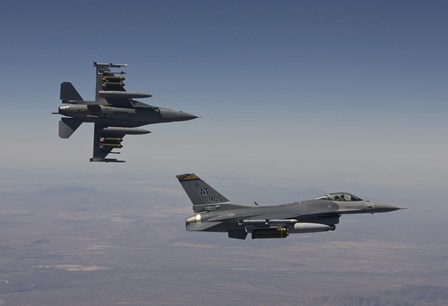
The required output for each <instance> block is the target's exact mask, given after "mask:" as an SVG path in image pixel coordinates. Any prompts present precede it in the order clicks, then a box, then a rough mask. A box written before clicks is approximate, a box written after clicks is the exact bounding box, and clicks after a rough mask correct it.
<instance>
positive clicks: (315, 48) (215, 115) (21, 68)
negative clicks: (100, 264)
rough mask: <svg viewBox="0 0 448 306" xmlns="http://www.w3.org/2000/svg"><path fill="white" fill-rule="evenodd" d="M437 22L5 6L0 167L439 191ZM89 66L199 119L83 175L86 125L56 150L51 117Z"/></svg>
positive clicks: (390, 9) (442, 184)
mask: <svg viewBox="0 0 448 306" xmlns="http://www.w3.org/2000/svg"><path fill="white" fill-rule="evenodd" d="M446 16H448V4H447V3H446V2H445V1H128V2H123V1H76V2H60V1H39V2H33V1H22V2H18V1H4V3H3V6H2V10H1V11H0V34H1V36H0V37H1V38H2V44H1V48H0V55H1V56H0V59H1V64H2V69H3V73H2V76H1V77H0V78H1V82H0V84H1V85H0V88H1V105H2V109H3V110H2V111H1V113H0V122H1V126H2V129H1V131H0V136H1V137H2V139H3V144H4V145H3V146H2V159H1V161H0V169H3V173H7V171H34V172H37V173H42V174H45V175H48V174H54V175H59V174H61V173H68V172H70V171H75V172H79V173H89V174H97V173H100V174H104V175H107V174H116V173H120V175H122V176H123V177H127V176H130V175H133V174H135V173H138V174H144V175H148V176H152V175H157V176H160V177H161V178H162V177H163V179H166V180H168V179H172V178H173V176H174V175H175V174H178V173H181V172H186V171H195V172H197V173H198V174H200V175H203V176H211V175H214V176H223V177H240V178H241V177H244V178H246V179H248V180H250V179H254V180H257V179H258V180H260V181H261V180H263V181H272V182H273V183H278V184H282V183H283V182H287V181H291V180H295V179H298V178H301V179H303V178H304V177H306V178H309V179H310V180H311V181H312V183H310V184H316V185H319V183H320V182H325V183H324V184H327V185H328V186H330V185H332V184H333V185H338V186H341V187H350V185H351V184H366V185H367V184H384V185H385V186H395V187H400V188H415V187H420V188H429V189H438V190H443V189H446V182H447V181H448V174H447V173H448V157H447V156H448V154H447V153H448V144H447V139H448V120H447V119H448V118H447V117H448V116H447V114H448V112H447V111H448V106H447V98H448V92H447V84H448V77H447V71H448V63H447V59H446V58H447V57H446V55H447V54H448V42H447V39H446V29H447V28H448V20H447V18H446ZM94 60H95V61H112V62H119V63H127V64H129V68H128V70H127V72H128V75H127V77H128V79H127V89H128V90H132V91H139V92H149V93H152V94H153V95H154V97H153V98H151V99H149V100H146V101H145V102H147V103H151V104H154V105H158V106H164V107H169V108H174V109H180V110H184V111H187V112H191V113H194V114H197V115H199V116H202V117H203V118H201V119H197V120H194V121H191V122H185V123H175V124H165V125H154V126H148V129H150V130H151V131H152V132H153V133H152V134H151V135H147V136H140V137H139V136H136V137H132V136H129V137H127V138H126V139H125V148H124V149H123V150H122V157H123V159H126V160H127V161H128V162H127V163H126V164H124V165H110V164H108V165H98V164H91V163H89V162H88V159H89V158H90V155H91V150H92V147H91V146H92V126H91V125H88V124H86V125H83V126H82V127H81V128H80V129H79V130H78V131H77V132H76V133H75V134H74V135H73V136H72V138H71V139H70V140H68V141H66V140H62V139H59V138H58V137H57V121H58V117H57V116H55V115H51V114H50V113H51V112H52V111H55V110H56V109H57V107H58V104H59V101H58V95H59V84H60V82H62V81H71V82H72V83H73V84H74V85H75V86H76V87H77V88H78V91H79V92H80V94H81V96H83V97H84V98H85V99H92V98H93V94H94V69H93V67H92V62H93V61H94ZM341 182H342V183H341ZM347 189H348V188H347Z"/></svg>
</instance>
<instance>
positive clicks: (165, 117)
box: [159, 108, 197, 122]
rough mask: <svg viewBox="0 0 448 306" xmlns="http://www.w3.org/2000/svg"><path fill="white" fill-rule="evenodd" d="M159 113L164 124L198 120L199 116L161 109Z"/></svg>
mask: <svg viewBox="0 0 448 306" xmlns="http://www.w3.org/2000/svg"><path fill="white" fill-rule="evenodd" d="M159 112H160V115H161V119H162V121H163V122H171V121H186V120H192V119H195V118H197V116H195V115H192V114H189V113H186V112H180V111H175V110H172V109H168V108H161V109H160V110H159Z"/></svg>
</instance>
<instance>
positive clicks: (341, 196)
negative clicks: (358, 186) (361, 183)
mask: <svg viewBox="0 0 448 306" xmlns="http://www.w3.org/2000/svg"><path fill="white" fill-rule="evenodd" d="M316 200H330V201H344V202H356V201H363V200H362V199H361V198H358V197H357V196H355V195H353V194H351V193H348V192H335V193H330V194H327V195H324V196H321V197H318V198H316Z"/></svg>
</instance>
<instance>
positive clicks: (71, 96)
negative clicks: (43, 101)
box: [59, 82, 84, 103]
mask: <svg viewBox="0 0 448 306" xmlns="http://www.w3.org/2000/svg"><path fill="white" fill-rule="evenodd" d="M59 98H60V99H61V100H62V103H77V102H81V101H84V100H83V99H82V97H81V96H80V95H79V93H78V91H77V90H76V89H75V87H74V86H73V85H72V83H70V82H63V83H61V92H60V95H59Z"/></svg>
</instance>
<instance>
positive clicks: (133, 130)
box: [102, 126, 151, 135]
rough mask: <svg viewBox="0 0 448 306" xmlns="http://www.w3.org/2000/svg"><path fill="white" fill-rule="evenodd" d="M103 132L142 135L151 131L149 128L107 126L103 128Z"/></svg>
mask: <svg viewBox="0 0 448 306" xmlns="http://www.w3.org/2000/svg"><path fill="white" fill-rule="evenodd" d="M102 132H103V133H104V134H111V135H114V134H115V135H117V134H123V135H142V134H149V133H151V132H150V131H148V130H145V129H139V128H128V127H114V126H110V127H106V128H104V129H102Z"/></svg>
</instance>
